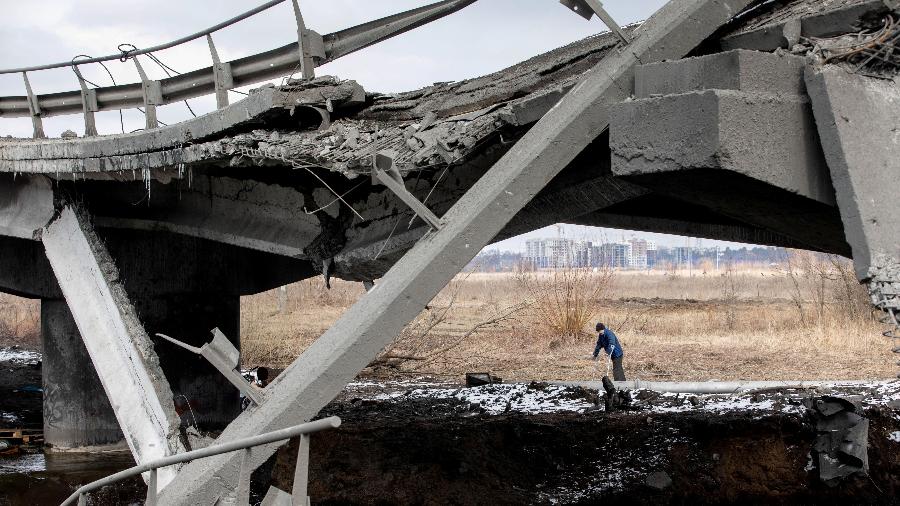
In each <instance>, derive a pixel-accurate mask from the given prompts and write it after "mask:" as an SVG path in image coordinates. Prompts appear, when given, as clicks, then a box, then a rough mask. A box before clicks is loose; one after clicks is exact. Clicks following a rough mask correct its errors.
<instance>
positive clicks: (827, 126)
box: [806, 66, 900, 280]
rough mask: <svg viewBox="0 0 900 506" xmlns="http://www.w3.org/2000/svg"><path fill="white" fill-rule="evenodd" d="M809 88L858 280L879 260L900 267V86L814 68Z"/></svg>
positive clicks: (830, 68) (833, 69)
mask: <svg viewBox="0 0 900 506" xmlns="http://www.w3.org/2000/svg"><path fill="white" fill-rule="evenodd" d="M806 84H807V87H808V90H809V96H810V99H811V100H812V107H813V112H814V113H815V117H816V126H817V127H818V131H819V136H820V137H821V138H822V147H823V148H824V150H825V158H826V159H827V160H828V167H829V169H830V171H831V179H832V181H834V187H835V190H836V195H837V200H838V203H839V204H840V210H841V219H842V220H843V222H844V231H845V233H846V235H847V241H848V242H849V243H850V246H851V248H853V261H854V265H855V267H856V274H857V276H858V277H859V279H862V280H864V279H868V278H869V277H870V276H871V275H872V273H871V272H870V270H871V269H872V267H873V266H874V265H875V263H876V258H877V257H878V256H880V255H886V256H888V257H890V258H893V263H894V264H895V265H896V264H897V263H898V262H900V213H898V212H897V202H898V196H897V195H898V194H897V191H898V181H900V86H898V85H897V83H895V82H891V81H887V80H884V79H873V78H870V77H865V76H861V75H854V74H851V73H849V72H847V71H846V70H844V69H843V68H840V67H837V66H825V67H822V68H815V67H810V68H808V69H807V71H806Z"/></svg>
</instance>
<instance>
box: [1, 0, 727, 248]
mask: <svg viewBox="0 0 900 506" xmlns="http://www.w3.org/2000/svg"><path fill="white" fill-rule="evenodd" d="M260 3H262V0H252V1H250V0H244V1H240V0H218V1H208V0H207V1H197V0H193V1H185V0H180V1H175V0H153V1H130V2H122V1H110V0H78V1H77V2H76V1H72V0H38V1H31V2H23V1H21V0H0V6H2V12H3V17H4V20H3V23H2V24H0V42H2V47H3V50H2V52H0V68H10V67H20V66H26V65H37V64H41V63H53V62H57V61H66V60H69V59H71V58H72V57H73V56H75V55H78V54H87V55H91V56H100V55H106V54H113V53H116V52H117V49H116V47H117V46H118V45H119V44H120V43H131V44H134V45H135V46H137V47H147V46H152V45H157V44H160V43H163V42H167V41H170V40H173V39H176V38H178V37H181V36H184V35H187V34H190V33H194V32H196V31H199V30H201V29H204V28H207V27H209V26H212V25H214V24H216V23H218V22H220V21H222V20H225V19H227V18H230V17H232V16H235V15H237V14H239V13H241V12H244V11H246V10H248V9H250V8H252V7H254V6H256V5H259V4H260ZM429 3H432V2H431V0H301V7H302V9H303V14H304V19H305V21H306V24H307V26H308V27H309V28H311V29H313V30H316V31H318V32H319V33H322V34H323V35H324V34H327V33H331V32H334V31H337V30H341V29H343V28H348V27H351V26H354V25H357V24H360V23H364V22H366V21H371V20H374V19H377V18H380V17H383V16H387V15H390V14H395V13H398V12H402V11H404V10H408V9H412V8H415V7H419V6H422V5H427V4H429ZM664 3H665V0H607V1H606V2H604V6H605V7H606V9H607V10H608V11H609V12H610V13H611V14H612V16H613V17H614V18H615V19H616V20H617V21H618V22H619V23H620V24H623V25H624V24H627V23H631V22H635V21H640V20H643V19H646V18H647V17H649V16H650V15H651V14H652V13H653V12H654V11H655V10H656V9H658V8H659V7H661V6H662V5H663V4H664ZM604 30H605V27H604V26H603V25H602V24H601V23H600V21H599V20H597V19H596V18H594V19H593V20H591V21H590V22H588V21H585V20H584V19H583V18H581V17H580V16H577V15H575V14H574V13H572V12H571V11H569V10H568V9H566V8H565V7H563V6H561V5H560V4H559V3H558V1H557V0H480V1H479V2H476V3H475V4H474V5H471V6H469V7H467V8H466V9H463V10H462V11H460V12H458V13H456V14H453V15H451V16H448V17H447V18H444V19H442V20H440V21H437V22H434V23H432V24H430V25H427V26H425V27H422V28H419V29H417V30H414V31H412V32H408V33H406V34H403V35H400V36H398V37H395V38H394V39H391V40H389V41H386V42H383V43H381V44H378V45H376V46H373V47H370V48H367V49H364V50H362V51H359V52H357V53H355V54H352V55H349V56H345V57H344V58H341V59H339V60H338V61H336V62H333V63H330V64H328V65H326V66H324V67H320V68H319V69H317V73H318V74H319V75H324V74H329V75H337V76H339V77H342V78H345V79H347V78H351V79H356V80H357V81H359V82H360V84H362V85H363V87H364V88H365V89H367V90H370V91H381V92H396V91H407V90H413V89H416V88H420V87H422V86H427V85H429V84H432V83H434V82H437V81H456V80H462V79H466V78H471V77H476V76H479V75H484V74H488V73H491V72H494V71H496V70H500V69H502V68H505V67H508V66H510V65H513V64H515V63H518V62H520V61H523V60H525V59H528V58H530V57H532V56H535V55H538V54H540V53H543V52H546V51H549V50H551V49H554V48H557V47H560V46H562V45H565V44H567V43H569V42H573V41H576V40H580V39H582V38H584V37H587V36H589V35H592V34H595V33H597V32H600V31H604ZM213 38H214V39H215V42H216V48H217V50H218V52H219V56H220V57H221V58H222V60H226V61H227V60H232V59H234V58H239V57H242V56H246V55H250V54H254V53H258V52H261V51H264V50H267V49H271V48H274V47H278V46H282V45H284V44H287V43H288V42H291V41H294V40H296V26H295V24H294V18H293V10H292V7H291V4H290V2H285V3H283V4H281V5H278V6H276V7H273V8H272V9H269V10H268V11H266V12H263V13H261V14H258V15H257V16H254V17H253V18H250V19H249V20H245V21H244V22H242V23H239V24H238V25H235V26H233V27H229V28H226V29H225V30H222V31H220V32H217V33H216V34H214V35H213ZM157 56H158V57H160V58H161V59H162V61H164V62H165V63H166V64H168V65H169V66H171V67H173V68H175V69H176V70H178V71H180V72H188V71H191V70H194V69H197V68H202V67H205V66H208V65H210V56H209V50H208V48H207V45H206V41H205V40H204V39H199V40H196V41H194V42H191V43H188V44H186V45H183V46H179V47H176V48H172V49H169V50H166V51H162V52H159V53H157ZM142 62H143V66H144V68H145V70H146V71H147V72H148V74H149V75H150V78H151V79H159V78H162V77H165V75H164V74H163V72H162V70H160V69H159V68H157V67H156V66H155V65H153V64H151V63H150V62H149V61H147V60H146V59H142ZM107 65H108V67H109V69H110V71H111V72H112V73H113V76H114V77H115V78H116V80H117V82H119V83H120V84H121V83H127V82H137V81H139V78H138V75H137V72H136V71H135V70H134V64H133V63H132V62H128V63H120V62H118V61H113V62H110V63H108V64H107ZM82 72H83V73H84V75H85V77H86V78H87V79H90V80H92V81H94V82H95V83H97V84H99V85H101V86H106V85H109V84H111V83H110V81H109V76H108V75H107V74H106V73H105V72H104V71H103V69H102V68H100V66H99V65H89V66H84V67H82ZM29 79H30V81H31V85H32V87H33V88H34V90H35V93H49V92H57V91H67V90H73V89H77V85H78V83H77V81H76V80H75V77H74V75H73V73H72V71H71V70H70V69H56V70H49V71H42V72H33V73H30V74H29ZM254 86H259V85H254ZM3 95H24V87H23V84H22V78H21V76H20V75H0V96H3ZM231 98H232V101H234V100H237V99H239V98H240V96H238V95H232V97H231ZM190 103H191V106H192V107H193V109H194V111H195V112H196V113H198V114H203V113H206V112H210V111H212V110H214V109H215V103H214V99H213V98H212V96H209V97H204V98H199V99H194V100H191V101H190ZM187 117H189V113H188V111H187V109H186V107H185V106H184V104H182V103H177V104H170V105H167V106H163V107H160V108H159V118H160V120H162V121H164V122H166V123H174V122H177V121H181V120H184V119H186V118H187ZM124 118H125V130H126V131H131V130H135V129H138V128H142V127H143V124H144V119H143V115H142V114H141V113H139V112H138V111H136V110H130V111H125V113H124ZM97 126H98V130H99V131H100V133H101V134H110V133H117V132H119V131H120V125H119V114H118V113H117V112H102V113H98V114H97ZM44 128H45V130H46V132H47V134H48V135H49V136H51V137H57V136H59V134H60V133H62V132H63V131H64V130H66V129H72V130H74V131H75V132H77V133H78V134H79V135H81V133H82V132H83V130H84V126H83V120H82V118H81V116H80V115H72V116H55V117H52V118H45V119H44ZM0 135H14V136H19V137H30V136H31V120H30V119H28V118H3V119H0ZM556 233H557V231H556V229H544V230H539V231H535V232H532V233H530V234H527V235H526V236H522V237H519V238H513V239H510V240H507V241H504V242H502V243H499V244H498V245H496V246H495V248H497V247H499V248H502V249H509V250H513V251H518V250H519V249H521V248H522V247H523V245H524V241H525V237H555V236H556ZM564 233H565V234H566V235H567V237H572V238H577V239H581V238H589V239H597V238H610V239H612V240H619V239H621V238H622V237H630V236H631V235H632V233H630V232H622V231H613V230H601V229H590V228H588V227H575V226H568V225H567V226H565V228H564ZM623 234H624V235H623ZM636 234H637V235H639V236H642V237H645V236H646V237H648V238H650V239H653V240H657V241H658V242H659V243H660V244H666V245H684V244H685V239H684V238H681V237H678V236H664V235H662V234H643V233H636ZM713 244H717V243H716V242H714V241H705V242H704V245H710V246H711V245H713ZM718 244H726V243H718ZM729 244H731V243H729Z"/></svg>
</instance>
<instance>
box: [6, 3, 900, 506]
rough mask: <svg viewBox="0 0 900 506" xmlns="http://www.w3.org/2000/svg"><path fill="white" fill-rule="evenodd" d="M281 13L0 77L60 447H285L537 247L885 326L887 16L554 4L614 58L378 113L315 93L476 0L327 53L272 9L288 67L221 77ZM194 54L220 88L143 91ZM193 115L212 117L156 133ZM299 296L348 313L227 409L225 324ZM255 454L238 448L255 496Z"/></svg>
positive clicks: (574, 54) (200, 493)
mask: <svg viewBox="0 0 900 506" xmlns="http://www.w3.org/2000/svg"><path fill="white" fill-rule="evenodd" d="M283 1H284V0H275V1H270V2H268V3H266V4H263V5H261V6H260V7H258V8H256V9H254V10H252V11H250V12H248V13H245V14H243V15H241V16H238V17H236V18H233V19H230V20H228V21H225V22H223V23H221V24H219V25H217V26H215V27H212V28H210V29H209V30H205V31H202V32H199V33H197V34H194V35H191V36H188V37H185V38H183V39H180V40H178V41H174V42H172V43H169V44H163V45H160V46H156V47H153V48H146V49H133V50H130V51H123V53H122V54H116V55H111V56H108V57H101V58H92V59H83V60H76V61H74V62H64V63H58V64H51V65H41V66H35V67H30V68H20V69H7V70H2V71H0V73H4V74H9V73H16V74H21V75H22V76H23V78H24V79H23V92H24V95H22V96H11V97H0V127H2V121H3V119H4V118H10V117H30V118H31V119H32V122H33V126H34V136H33V137H34V138H33V139H13V138H4V139H0V290H3V291H5V292H8V293H12V294H16V295H20V296H24V297H30V298H36V299H40V300H41V328H42V336H43V343H44V344H43V348H44V353H45V354H44V363H43V375H44V380H43V382H44V396H45V397H44V427H45V439H46V442H47V443H48V444H49V445H51V446H52V447H55V448H63V449H87V450H90V449H95V448H104V447H107V446H109V445H115V444H119V443H121V442H122V441H123V440H124V441H125V442H126V443H127V445H128V447H129V448H130V450H131V452H132V453H133V455H134V458H135V460H136V462H137V463H138V464H141V463H146V462H149V461H152V460H154V459H159V458H162V457H166V456H173V455H178V454H180V453H183V452H186V451H189V450H191V449H192V448H201V447H204V446H207V445H209V444H210V443H211V441H209V440H206V438H204V437H203V436H202V435H201V434H202V433H206V432H209V431H220V430H221V431H222V432H221V435H220V436H218V438H217V440H216V441H215V442H213V443H214V444H225V443H228V442H230V441H231V442H233V441H238V440H240V439H241V438H247V437H250V436H255V435H258V434H261V433H263V432H266V431H273V430H277V429H283V428H285V427H289V426H292V425H296V424H300V423H303V422H306V421H308V420H310V419H312V418H313V417H315V416H316V414H317V413H318V412H319V410H320V409H321V408H322V407H323V406H324V405H325V404H327V403H328V402H329V401H331V400H332V399H333V398H334V396H335V395H337V394H338V392H339V391H340V390H341V389H342V388H343V387H344V386H345V385H346V384H347V383H348V382H349V381H351V380H352V379H353V378H354V377H355V376H356V375H357V374H358V373H359V372H360V371H361V370H362V369H363V368H364V367H365V366H366V365H367V364H368V363H369V362H370V361H371V360H372V359H373V358H374V357H375V356H376V354H377V353H378V352H379V351H380V350H381V349H382V348H383V347H384V346H385V345H386V344H387V343H389V342H390V341H391V340H392V339H393V338H394V337H395V336H397V335H398V333H399V332H400V330H401V329H402V328H403V327H404V326H405V325H406V324H407V323H408V322H409V321H411V320H412V319H413V318H414V317H415V316H416V315H417V314H419V312H420V311H422V309H423V308H424V307H425V306H426V304H428V303H429V301H430V300H431V299H432V298H433V297H434V296H435V295H436V294H437V293H438V292H439V291H440V290H441V289H442V288H443V287H444V286H445V285H446V284H447V283H448V282H449V281H450V280H451V279H452V277H453V276H454V275H456V274H457V273H458V272H460V270H461V269H462V268H463V267H464V266H465V265H466V264H467V263H468V262H469V261H470V260H471V259H472V258H473V257H474V256H475V255H476V253H478V251H479V250H481V249H482V248H483V247H484V246H485V245H488V244H490V243H492V242H495V241H498V240H501V239H504V238H507V237H511V236H514V235H517V234H521V233H523V232H527V231H530V230H535V229H538V228H541V227H544V226H547V225H551V224H554V223H558V222H566V223H575V224H581V225H591V226H603V227H613V228H624V229H632V230H644V231H653V232H666V233H675V234H684V235H690V236H696V237H704V238H712V239H721V240H727V241H740V242H747V243H756V244H767V245H776V246H785V247H791V248H803V249H808V250H813V251H820V252H828V253H835V254H839V255H844V256H847V257H852V258H853V261H854V263H855V268H856V273H857V275H858V278H859V280H860V281H861V282H864V283H867V284H868V286H869V288H870V291H871V293H872V296H873V304H875V305H876V306H878V307H879V308H880V309H882V310H883V311H884V313H883V314H884V315H885V319H886V321H887V322H888V323H894V324H895V323H896V316H895V315H896V311H897V308H898V306H900V302H898V295H897V294H898V291H900V261H898V258H900V212H898V211H900V208H898V197H897V195H898V190H900V188H898V181H900V162H898V160H900V88H898V85H897V83H896V82H895V81H894V80H893V78H894V76H895V74H896V72H897V69H898V65H900V53H898V51H897V50H896V48H895V46H894V44H895V43H896V42H897V41H898V38H900V11H898V3H900V2H897V1H896V0H775V1H773V0H767V1H752V0H673V1H670V2H669V3H668V4H667V5H665V6H664V7H663V8H662V9H660V11H658V12H657V13H655V14H654V15H653V16H652V17H651V18H650V19H648V20H647V21H645V22H643V23H640V24H636V25H633V26H618V25H617V24H616V23H615V21H614V20H612V19H611V18H610V17H609V16H608V14H607V13H606V12H605V11H604V9H603V7H602V5H601V4H600V2H598V1H596V0H563V1H562V3H563V4H564V5H565V6H567V7H569V8H570V9H572V10H573V11H574V12H575V13H576V14H578V15H581V16H583V17H584V18H587V19H588V20H591V18H593V15H594V14H596V15H597V17H599V18H600V19H601V21H602V23H603V24H601V22H600V21H596V20H594V21H591V22H594V23H597V28H598V32H600V31H601V30H603V28H604V24H605V26H606V27H608V28H609V31H605V32H604V33H600V34H599V35H597V36H594V37H590V38H588V39H585V40H582V41H580V42H576V43H573V44H570V45H568V46H566V47H563V48H560V49H557V50H554V51H551V52H549V53H547V54H543V55H540V56H536V57H534V58H532V59H530V60H528V61H525V62H523V63H521V64H518V65H515V66H513V67H510V68H508V69H505V70H501V71H499V72H496V73H494V74H491V75H488V76H484V77H480V78H475V79H469V80H465V81H461V82H452V83H441V84H435V85H434V86H430V87H427V88H424V89H421V90H417V91H412V92H407V93H397V94H390V95H383V94H374V93H371V92H369V91H367V90H365V89H364V88H363V87H362V86H361V85H360V84H359V83H357V82H354V81H352V80H339V79H336V78H333V77H326V76H318V77H317V76H316V75H315V72H314V71H315V68H316V67H317V66H319V65H322V64H325V63H327V62H330V61H333V60H335V59H336V58H339V57H341V56H343V55H346V54H348V53H351V52H353V51H357V50H359V49H362V48H365V47H367V46H370V45H372V44H376V43H378V42H380V41H381V40H384V39H386V38H388V37H391V36H393V35H396V34H398V33H402V32H404V31H407V30H411V29H416V28H418V27H420V26H422V25H425V24H427V23H429V22H432V21H434V20H436V19H439V18H441V17H443V16H445V15H448V14H451V13H453V12H455V11H458V10H459V9H462V8H465V7H467V6H468V5H470V4H472V3H474V1H475V0H448V1H443V2H438V3H435V4H433V5H428V6H425V7H421V8H419V9H416V10H413V11H409V12H405V13H401V14H397V15H395V16H391V17H388V18H385V19H382V20H377V21H373V22H371V23H367V24H363V25H360V26H357V27H353V28H349V29H346V30H343V31H339V32H336V33H332V34H327V35H320V34H318V33H316V32H315V31H313V30H311V29H308V28H307V27H306V26H305V24H304V22H303V18H302V15H301V12H300V6H299V5H298V3H297V2H296V0H294V1H292V2H287V3H285V4H284V5H282V6H281V7H283V8H287V9H290V6H291V4H293V5H292V6H293V13H294V15H295V16H294V17H295V19H296V22H297V34H298V37H297V39H296V40H294V41H292V42H290V43H288V44H287V45H285V46H283V47H281V48H277V49H273V50H271V51H268V52H265V53H261V54H257V55H253V56H249V57H245V58H241V59H238V60H234V61H228V62H223V61H220V59H219V57H218V55H217V52H216V49H215V44H214V41H213V37H212V36H213V34H214V33H215V32H216V31H217V30H219V29H221V28H223V27H225V26H228V25H230V24H233V23H236V22H252V19H248V18H251V16H252V15H253V14H255V13H257V12H260V11H262V10H264V9H268V8H272V7H274V6H276V5H278V4H282V2H283ZM554 4H555V2H550V1H548V2H547V7H546V8H547V9H554V8H560V7H559V5H558V4H557V5H554ZM198 38H206V40H207V41H208V43H209V48H210V54H211V59H212V62H213V64H212V66H210V67H207V68H201V69H198V70H195V71H192V72H189V73H185V74H180V75H174V76H172V77H169V78H166V79H162V80H150V79H148V78H147V74H146V73H145V72H144V70H143V68H142V67H141V62H142V61H143V62H144V64H147V62H148V59H150V58H152V57H153V56H152V54H153V52H154V51H159V50H162V49H166V48H168V47H172V46H174V45H177V44H180V43H183V42H186V41H189V40H195V39H198ZM120 57H121V58H123V59H126V60H131V62H133V64H134V65H136V66H137V70H138V73H139V75H140V76H141V78H142V81H141V82H138V83H132V84H124V85H118V86H110V87H95V86H93V85H91V83H89V82H86V80H85V79H84V78H83V77H82V75H81V72H80V71H79V67H83V66H85V65H92V64H95V63H97V62H103V61H106V60H112V59H118V58H120ZM48 68H71V69H73V70H74V71H75V72H74V77H73V81H74V82H76V83H77V88H76V85H75V84H73V88H75V89H74V91H70V92H63V93H52V94H40V93H39V91H40V90H34V89H32V87H31V85H30V84H29V80H28V75H29V74H34V73H36V72H40V71H42V70H44V69H48ZM286 76H291V77H290V78H287V77H286ZM282 77H285V79H283V80H282V81H281V82H282V84H281V85H280V86H271V85H269V86H263V87H261V88H258V89H255V90H252V91H251V92H250V93H249V95H248V96H247V97H246V98H243V99H242V100H240V101H237V102H234V103H229V96H228V92H229V90H231V89H233V88H235V87H239V86H247V85H250V84H253V83H257V82H262V81H265V80H270V79H274V78H282ZM204 94H215V96H216V101H217V105H218V108H217V110H216V111H214V112H211V113H209V114H206V115H203V116H199V117H196V118H193V119H190V120H187V121H184V122H182V123H178V124H173V125H168V126H165V125H160V123H159V121H158V120H157V119H156V108H157V107H158V106H160V105H164V104H169V103H173V102H179V101H182V100H185V99H188V98H193V97H197V96H200V95H204ZM124 108H141V110H142V112H143V113H144V114H145V116H146V128H145V129H143V130H141V131H139V132H135V133H130V134H116V135H98V132H97V129H96V126H95V121H94V113H95V112H97V111H107V110H120V109H124ZM64 114H78V115H81V116H83V118H84V135H83V136H81V137H77V136H71V135H67V136H66V138H63V139H47V138H46V137H45V135H44V131H43V126H42V118H44V117H48V116H54V115H64ZM73 137H74V138H73ZM313 276H324V279H325V282H326V284H327V283H328V280H329V279H330V278H341V279H346V280H354V281H358V282H362V283H365V284H366V287H367V288H368V290H369V291H368V293H367V294H366V295H365V296H364V297H363V298H362V299H361V300H360V301H359V302H358V303H356V304H355V305H354V306H353V307H352V308H351V309H349V310H348V311H347V312H346V313H345V314H344V315H343V316H342V317H341V318H340V320H339V321H338V322H337V323H336V324H335V325H334V326H333V327H332V328H331V329H329V330H328V331H327V332H326V333H325V334H323V335H322V336H321V337H320V338H319V339H318V340H317V341H316V342H315V343H314V344H313V345H312V346H311V347H310V348H309V349H308V350H307V351H305V352H304V353H303V354H302V355H301V356H300V357H298V358H297V359H296V360H295V361H294V363H293V364H292V365H291V366H290V367H289V368H288V369H287V370H285V371H284V372H283V373H281V375H280V376H279V377H277V378H276V379H275V380H274V381H273V382H272V383H271V384H270V385H268V386H267V387H266V388H264V389H256V388H255V387H249V385H238V383H239V382H240V381H241V380H239V379H236V378H235V375H236V374H237V373H235V371H234V367H235V365H236V363H237V355H236V354H237V350H238V349H239V348H240V344H239V343H240V336H239V320H240V314H239V300H240V296H242V295H247V294H253V293H258V292H261V291H265V290H269V289H272V288H274V287H278V286H282V285H285V284H288V283H292V282H295V281H298V280H302V279H305V278H309V277H313ZM214 328H215V329H219V332H216V333H215V336H216V337H215V340H213V341H211V342H210V330H211V329H214ZM157 334H165V335H169V336H173V337H174V338H175V339H178V340H181V341H183V342H184V343H186V347H187V349H186V348H185V347H183V346H178V345H177V343H172V342H170V341H169V340H167V339H165V338H162V337H158V336H157ZM886 335H888V336H891V335H892V334H891V331H890V330H888V332H887V333H886ZM207 343H208V344H207ZM201 347H202V348H201ZM198 348H199V349H198ZM195 352H197V353H202V354H204V356H205V357H207V358H210V363H207V362H206V361H201V362H198V359H197V358H196V355H195V354H194V353H195ZM886 359H887V358H886ZM197 364H202V365H197ZM213 364H215V365H213ZM236 385H237V386H239V387H240V388H241V390H245V391H247V392H245V394H246V395H247V396H248V398H250V399H251V400H253V402H252V403H251V405H250V407H248V408H247V409H245V410H243V411H242V410H241V405H240V397H239V389H238V388H235V386H236ZM98 399H102V400H101V401H100V402H98ZM188 411H189V417H190V424H191V425H192V427H190V428H189V429H188V430H186V431H185V430H183V429H182V417H183V416H188V415H187V414H186V412H188ZM275 449H276V446H275V445H273V444H269V445H266V446H260V447H257V448H256V449H254V451H253V452H252V457H249V465H250V466H251V468H252V467H253V466H258V465H259V464H261V463H262V462H264V461H265V460H266V459H267V458H268V457H269V456H270V455H271V454H272V453H273V452H274V451H275ZM240 461H241V456H240V455H239V454H238V453H227V454H222V455H217V456H214V457H211V458H207V459H201V460H195V461H193V462H189V463H182V464H179V465H176V466H170V467H167V468H163V469H160V470H159V476H158V477H157V476H156V474H155V473H154V474H153V477H152V479H151V478H150V477H149V474H148V476H145V477H146V478H147V479H148V481H149V482H150V486H151V488H153V489H154V491H158V493H159V497H158V501H159V503H160V504H215V503H216V502H217V501H219V500H220V499H224V498H228V497H233V496H234V494H235V490H234V487H235V483H236V481H237V476H238V474H239V468H240V467H241V465H240ZM295 504H297V503H295Z"/></svg>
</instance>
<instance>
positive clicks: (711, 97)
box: [610, 51, 849, 254]
mask: <svg viewBox="0 0 900 506" xmlns="http://www.w3.org/2000/svg"><path fill="white" fill-rule="evenodd" d="M804 67H805V61H804V60H803V59H801V58H796V57H792V56H779V55H773V54H767V53H755V52H751V51H731V52H727V53H720V54H714V55H710V56H703V57H699V58H691V59H685V60H680V61H674V62H665V63H660V64H654V65H647V66H646V68H643V69H641V70H638V71H637V79H636V81H637V84H636V88H637V89H638V90H640V94H642V95H644V96H648V97H652V98H644V99H638V100H633V101H626V102H622V103H620V104H617V105H615V106H614V107H613V112H612V126H611V128H610V150H611V152H612V163H613V174H615V175H616V176H620V177H625V178H627V179H629V180H630V181H633V182H635V183H637V184H639V185H641V186H645V187H648V188H651V189H653V190H654V191H655V192H657V193H659V194H661V195H668V196H671V197H675V198H679V199H681V200H683V201H685V202H690V203H698V204H701V205H703V206H705V207H708V208H709V209H711V210H712V211H714V212H716V213H719V214H722V215H725V216H730V217H731V218H733V219H735V220H738V221H740V222H744V223H747V224H748V225H751V226H754V227H758V228H763V229H767V230H770V231H772V232H774V233H776V234H780V235H783V236H785V237H790V238H792V239H795V240H796V241H797V242H798V243H800V244H803V245H804V246H805V247H806V248H808V249H815V250H821V251H829V252H834V253H840V254H849V248H848V247H847V244H846V242H845V241H844V239H843V234H842V231H841V224H840V220H839V217H838V213H837V208H836V206H835V200H834V188H833V186H832V184H831V179H830V175H829V173H828V169H827V165H826V163H825V159H824V156H823V153H822V146H821V144H820V143H819V138H818V133H817V131H816V127H815V121H814V119H813V115H812V109H811V107H810V104H809V98H808V97H807V96H806V94H805V89H804V88H805V86H804V84H803V69H804ZM698 89H699V91H698Z"/></svg>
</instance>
